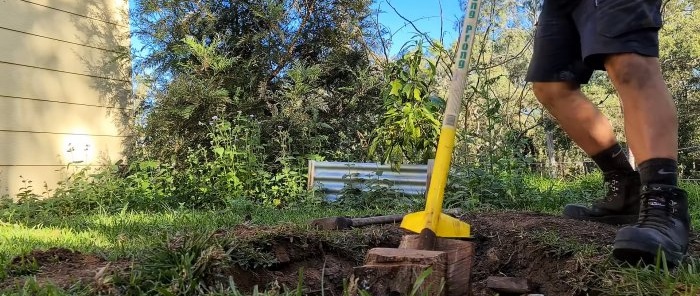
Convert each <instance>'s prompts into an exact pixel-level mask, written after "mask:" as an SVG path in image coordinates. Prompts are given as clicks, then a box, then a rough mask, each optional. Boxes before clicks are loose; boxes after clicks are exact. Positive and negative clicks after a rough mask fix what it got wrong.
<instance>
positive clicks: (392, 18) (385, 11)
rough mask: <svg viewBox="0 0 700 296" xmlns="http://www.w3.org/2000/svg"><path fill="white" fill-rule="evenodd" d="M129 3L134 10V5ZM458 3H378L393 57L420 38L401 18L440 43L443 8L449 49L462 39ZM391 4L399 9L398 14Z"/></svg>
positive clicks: (425, 0) (441, 0)
mask: <svg viewBox="0 0 700 296" xmlns="http://www.w3.org/2000/svg"><path fill="white" fill-rule="evenodd" d="M129 2H130V3H129V4H130V6H131V7H133V5H134V2H135V1H134V0H130V1H129ZM459 2H460V0H375V3H374V4H373V7H374V8H377V9H379V10H380V11H381V13H380V14H379V22H380V23H382V24H383V25H385V26H387V28H388V29H389V30H390V31H391V33H392V34H393V37H392V40H393V44H392V47H391V49H390V54H391V55H395V54H396V53H398V52H399V50H400V49H401V47H402V46H403V45H404V44H405V43H406V42H407V41H410V40H411V39H412V37H413V36H414V35H416V34H417V32H416V30H415V29H414V28H413V27H412V26H411V25H410V24H408V22H406V21H405V20H403V19H402V18H401V17H400V16H399V14H400V15H401V16H403V17H405V18H406V19H408V20H410V21H412V22H413V23H414V24H415V25H416V27H418V29H419V30H420V31H421V32H423V33H425V34H428V35H429V36H431V38H434V39H439V38H440V19H441V17H440V15H441V9H440V8H441V7H442V20H443V30H442V31H443V32H444V34H445V35H444V42H445V45H446V46H447V45H450V44H451V43H452V42H453V41H454V40H455V39H456V38H457V36H458V35H459V32H458V28H456V27H455V26H456V22H457V21H458V18H459V16H460V14H462V13H463V12H462V10H463V9H462V8H461V7H460V4H459ZM389 4H391V5H392V6H393V7H394V8H396V11H394V9H393V8H391V6H390V5H389ZM397 12H398V13H397ZM132 43H133V46H134V47H139V46H140V45H141V43H140V42H139V40H132Z"/></svg>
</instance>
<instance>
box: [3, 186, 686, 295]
mask: <svg viewBox="0 0 700 296" xmlns="http://www.w3.org/2000/svg"><path fill="white" fill-rule="evenodd" d="M524 184H525V185H524V186H525V187H526V188H525V189H526V190H525V191H524V192H525V193H524V194H523V195H521V196H520V197H521V198H522V200H514V201H513V202H512V203H510V204H509V203H501V204H500V206H499V207H500V208H510V209H519V210H533V211H540V212H546V213H551V214H559V213H560V211H561V208H562V207H563V205H564V204H566V203H570V202H584V203H586V202H590V201H592V200H594V199H595V198H597V196H599V194H601V193H602V186H601V185H600V181H599V176H596V175H593V176H585V177H582V178H579V179H577V180H574V181H559V180H550V179H546V178H540V177H531V176H528V177H526V178H525V179H524ZM681 186H682V187H684V188H685V189H686V190H687V191H688V193H689V198H690V206H691V209H690V210H691V215H692V218H693V226H694V227H698V226H700V185H698V184H693V183H683V184H681ZM520 190H522V188H521V189H520ZM481 202H482V204H481V205H480V207H477V208H473V209H471V210H478V209H479V208H489V207H490V206H489V204H488V202H489V199H486V198H485V199H482V200H481ZM370 204H371V203H370ZM509 205H510V206H509ZM390 208H392V207H391V205H388V204H383V203H382V204H376V205H375V206H374V207H372V208H368V207H364V208H353V207H352V206H345V207H328V206H307V207H299V208H292V209H275V208H269V207H256V206H253V205H251V204H247V203H241V204H239V205H234V206H231V207H230V208H227V209H226V210H217V211H213V210H192V209H186V208H180V209H169V210H163V211H159V212H150V213H144V212H132V211H122V212H118V213H107V212H104V211H102V212H93V213H84V214H78V215H69V216H55V215H53V214H51V211H42V209H40V208H26V207H25V208H23V207H21V206H18V207H14V208H8V209H5V210H2V213H0V217H4V218H3V219H2V221H0V279H1V278H2V277H3V275H6V274H7V272H9V270H8V266H9V265H8V262H9V261H10V260H11V259H12V258H16V257H17V256H21V255H23V254H26V253H28V252H29V251H32V250H36V249H48V248H51V247H65V248H69V249H73V250H76V251H80V252H84V253H92V254H99V255H101V256H103V257H105V258H107V259H110V260H112V259H117V258H144V257H147V256H154V253H153V251H154V250H159V249H160V250H162V247H163V244H164V243H166V242H167V241H168V238H171V237H173V236H177V235H181V234H183V233H184V234H187V233H200V234H208V233H212V232H214V231H216V230H219V229H225V228H231V227H232V226H235V225H238V224H241V223H243V222H244V220H245V216H246V215H250V218H251V220H250V221H249V222H248V223H252V224H256V225H279V224H285V223H286V224H289V225H296V226H295V227H297V228H295V229H301V230H302V231H303V226H302V225H304V224H306V222H307V221H309V220H311V219H314V218H320V217H327V216H366V215H379V214H395V213H402V212H405V209H404V210H397V209H396V208H394V209H393V210H387V209H390ZM537 235H539V236H538V239H539V240H541V241H544V242H546V243H547V244H549V245H553V246H558V247H557V248H555V250H557V252H558V253H559V254H566V253H571V252H573V253H574V256H578V257H581V258H582V259H581V260H585V258H586V257H587V256H590V255H591V254H592V253H595V252H596V250H595V249H594V248H592V247H590V246H585V245H577V244H575V243H572V242H570V241H566V240H562V239H561V238H560V237H558V236H557V235H556V233H553V232H552V233H540V234H537ZM207 243H209V242H207ZM228 243H231V242H230V241H229V242H228ZM337 243H338V244H339V245H343V244H348V243H349V242H348V241H338V242H337ZM205 249H206V248H205ZM242 249H245V248H242ZM165 255H168V254H161V256H165ZM180 255H181V257H178V258H184V257H182V256H185V255H187V254H180ZM253 255H255V254H249V257H254V256H253ZM166 257H167V256H166ZM260 260H262V261H264V260H265V258H260ZM697 260H698V259H695V258H691V260H690V261H689V262H688V263H687V264H685V265H683V266H680V267H679V268H677V269H675V270H672V271H669V270H665V269H664V268H663V266H659V267H653V266H652V267H645V268H639V267H627V266H605V267H604V268H602V269H600V270H602V271H601V272H600V273H599V274H598V276H599V278H600V283H601V286H602V287H603V288H604V289H605V292H607V293H610V294H613V295H691V294H692V295H696V294H697V293H698V292H699V290H700V288H699V287H700V265H698V261H697ZM164 261H167V260H156V262H164ZM173 262H178V261H173ZM181 263H182V262H181ZM174 264H175V265H177V264H178V263H174ZM171 266H172V264H171ZM183 266H184V264H183ZM21 267H22V268H24V269H25V270H19V271H18V270H14V271H13V272H23V273H25V274H27V275H28V276H27V278H26V279H27V280H26V281H25V283H24V285H23V286H21V287H16V288H13V289H9V290H8V291H0V294H2V295H81V294H86V293H87V291H88V289H87V288H86V287H82V286H79V285H76V286H75V287H73V288H71V289H69V290H62V289H60V288H57V287H55V286H52V285H50V284H43V283H42V284H40V283H38V282H37V281H36V280H34V278H33V277H32V273H33V271H34V270H35V269H36V266H35V265H33V264H32V262H26V263H25V264H22V265H21ZM15 268H17V267H15ZM161 268H165V267H163V266H161ZM125 280H126V281H128V280H130V279H125ZM131 280H134V279H131ZM298 291H300V290H295V289H294V288H292V289H291V290H289V291H279V290H275V291H269V292H268V293H265V292H259V294H257V295H297V292H298ZM207 293H208V294H206V295H242V294H241V293H240V291H238V290H236V289H235V287H233V288H231V287H228V285H227V287H221V288H219V289H218V290H216V289H215V290H211V291H208V292H207ZM202 294H205V293H202Z"/></svg>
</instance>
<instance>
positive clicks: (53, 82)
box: [0, 63, 130, 120]
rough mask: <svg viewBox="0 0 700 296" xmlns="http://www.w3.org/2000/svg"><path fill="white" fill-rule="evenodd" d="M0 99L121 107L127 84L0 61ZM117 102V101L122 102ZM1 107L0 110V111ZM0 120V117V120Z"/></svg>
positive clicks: (124, 98)
mask: <svg viewBox="0 0 700 296" xmlns="http://www.w3.org/2000/svg"><path fill="white" fill-rule="evenodd" d="M0 73H11V74H5V75H3V78H2V79H0V99H3V98H2V97H3V96H4V97H18V98H27V99H35V100H41V101H58V102H66V103H70V104H83V105H97V106H107V107H122V108H125V107H126V106H125V105H121V104H115V103H114V101H117V99H120V100H122V101H123V102H125V101H126V98H128V95H129V88H130V83H129V82H125V81H115V80H106V79H101V78H96V77H88V76H79V75H73V74H68V73H61V72H55V71H48V70H43V69H36V68H28V67H21V66H16V65H9V64H3V63H0ZM123 102H119V103H123ZM1 113H2V110H0V114H1ZM0 120H2V119H0Z"/></svg>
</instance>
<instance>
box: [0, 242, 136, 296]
mask: <svg viewBox="0 0 700 296" xmlns="http://www.w3.org/2000/svg"><path fill="white" fill-rule="evenodd" d="M129 267H130V263H129V262H128V261H125V260H121V261H107V260H105V259H104V258H101V257H98V256H97V255H94V254H83V253H80V252H77V251H72V250H69V249H65V248H50V249H48V250H33V251H31V252H30V253H29V254H26V255H24V256H21V257H16V258H14V259H13V260H12V262H11V263H10V266H9V269H10V275H11V276H10V277H9V278H7V279H6V280H5V281H3V282H2V283H1V284H0V287H2V288H11V287H13V286H14V287H18V286H19V287H21V286H22V285H23V284H24V281H25V279H26V276H27V274H29V275H31V276H34V277H35V278H36V280H37V283H38V284H39V285H45V284H53V285H55V286H58V287H61V288H63V289H69V288H70V287H72V286H75V285H77V284H80V285H83V286H91V287H94V288H96V290H102V291H106V290H109V289H110V287H109V286H108V284H107V283H106V282H107V280H108V278H109V277H111V276H112V275H113V274H115V273H124V272H128V269H129ZM19 270H22V271H23V272H20V274H17V273H18V272H17V271H19Z"/></svg>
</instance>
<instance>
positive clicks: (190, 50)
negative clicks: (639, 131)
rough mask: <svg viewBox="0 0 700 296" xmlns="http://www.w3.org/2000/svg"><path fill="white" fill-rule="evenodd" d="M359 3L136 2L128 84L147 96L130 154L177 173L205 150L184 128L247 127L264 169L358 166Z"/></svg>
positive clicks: (371, 110) (374, 74)
mask: <svg viewBox="0 0 700 296" xmlns="http://www.w3.org/2000/svg"><path fill="white" fill-rule="evenodd" d="M370 4H371V1H367V0H363V1H334V0H333V1H332V0H307V1H292V0H274V1H244V2H241V1H224V2H221V1H209V0H208V1H187V0H170V1H154V0H139V1H136V2H135V3H134V8H133V11H134V13H133V18H134V19H133V23H134V26H135V29H134V33H135V34H136V35H137V36H138V37H139V38H140V39H141V40H143V41H144V46H145V48H146V50H144V51H143V52H145V55H143V56H138V55H137V56H135V61H136V65H137V72H139V75H141V76H144V77H147V78H146V79H145V80H146V81H148V86H149V87H150V92H149V94H148V96H146V97H143V98H142V101H143V102H142V105H141V109H140V110H139V114H140V116H141V117H143V118H144V121H143V124H142V125H143V126H142V128H141V129H140V131H141V134H140V135H139V137H140V138H142V141H141V143H142V145H140V146H139V147H140V148H141V149H140V153H139V154H137V155H133V156H132V157H136V158H137V159H138V158H139V157H143V156H146V157H147V158H150V159H155V160H158V161H161V162H168V163H179V162H181V161H182V160H183V159H185V158H186V154H187V153H188V149H192V148H196V147H198V146H200V145H201V146H206V145H208V142H207V141H206V140H205V138H206V131H205V130H203V129H201V128H198V127H197V125H196V123H197V122H198V121H204V120H205V119H207V118H211V117H212V116H214V115H217V116H219V117H220V118H222V119H224V120H228V121H233V120H234V118H235V117H236V116H238V114H240V113H242V114H243V115H244V116H251V115H252V116H254V117H255V118H257V119H258V121H257V122H258V124H260V127H261V129H260V130H261V138H260V139H261V147H262V148H263V149H264V150H265V155H266V156H267V157H266V158H265V159H264V162H265V163H266V164H268V165H270V164H273V163H275V162H276V161H277V159H278V158H280V157H281V155H279V154H278V150H277V148H278V146H276V144H275V142H276V141H280V140H281V139H280V138H278V136H279V135H280V133H278V130H279V129H278V127H281V128H282V129H283V130H285V134H286V135H288V136H289V137H288V138H287V139H286V140H288V142H287V143H286V144H287V145H288V146H287V151H286V152H287V155H286V156H291V157H294V158H296V159H297V160H298V161H303V158H304V157H306V158H322V157H333V158H336V159H338V158H340V159H341V160H352V159H360V160H361V159H364V158H365V157H366V156H365V154H366V153H365V152H366V149H365V147H366V143H364V144H363V143H362V142H363V141H366V140H365V138H366V137H367V136H366V135H368V134H369V133H370V132H371V130H372V128H373V127H374V126H375V125H376V121H377V118H378V113H377V110H379V108H378V106H380V104H381V102H380V101H378V100H376V99H375V98H376V97H377V94H378V92H379V87H378V85H379V82H378V80H379V79H380V75H378V73H380V69H378V67H377V66H376V65H373V64H372V63H371V59H373V58H374V54H373V51H372V50H373V49H374V48H376V46H377V38H376V36H375V35H373V34H372V33H373V32H374V31H375V28H376V26H375V24H374V22H375V21H374V19H373V18H372V17H371V12H370V8H369V5H370Z"/></svg>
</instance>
